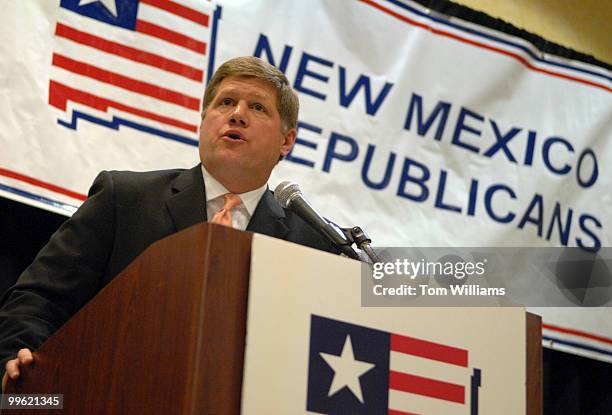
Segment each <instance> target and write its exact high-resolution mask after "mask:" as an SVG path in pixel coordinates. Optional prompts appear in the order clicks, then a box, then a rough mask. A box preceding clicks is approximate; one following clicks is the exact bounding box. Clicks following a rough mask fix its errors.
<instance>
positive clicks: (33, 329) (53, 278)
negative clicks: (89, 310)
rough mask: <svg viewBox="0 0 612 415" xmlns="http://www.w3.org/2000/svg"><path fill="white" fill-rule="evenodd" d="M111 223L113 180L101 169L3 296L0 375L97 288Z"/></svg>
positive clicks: (109, 245) (108, 246)
mask: <svg viewBox="0 0 612 415" xmlns="http://www.w3.org/2000/svg"><path fill="white" fill-rule="evenodd" d="M114 222H115V213H114V187H113V180H112V176H111V174H110V173H108V172H102V173H100V174H99V175H98V177H97V178H96V179H95V181H94V183H93V185H92V187H91V189H90V190H89V198H88V199H87V200H86V201H85V202H84V203H83V205H82V206H81V207H80V208H79V209H78V210H77V212H76V213H75V214H74V215H73V216H72V218H70V219H68V220H67V221H66V222H65V223H64V224H63V225H62V226H61V227H60V229H59V230H58V231H57V232H55V233H54V234H53V236H52V237H51V239H50V240H49V243H47V245H46V246H45V247H44V248H43V249H42V250H41V251H40V252H39V254H38V255H37V257H36V259H35V260H34V262H33V263H32V264H31V265H30V266H29V267H28V268H27V269H26V270H25V271H24V272H23V274H21V276H20V277H19V279H18V280H17V283H16V284H15V285H14V286H13V287H11V288H10V289H9V290H8V291H7V293H6V294H5V295H4V297H3V299H2V303H1V304H2V308H1V309H0V364H1V366H0V373H2V372H3V371H4V365H5V363H6V361H7V360H9V359H10V358H12V357H14V356H15V355H16V352H17V351H18V350H19V349H21V348H24V347H27V348H29V349H32V350H35V349H36V348H38V346H40V345H41V344H42V343H43V342H44V341H45V340H46V339H47V338H48V337H50V336H51V335H52V334H53V333H54V332H55V331H56V330H57V329H59V328H60V327H61V326H62V325H63V324H64V323H65V322H66V321H67V320H68V319H69V318H70V317H71V316H72V315H73V314H74V313H76V312H77V311H78V310H79V309H80V308H81V307H82V306H83V305H85V303H87V302H88V301H89V300H90V299H91V298H92V297H93V296H94V295H95V294H96V293H97V292H98V290H99V289H100V281H101V279H102V276H103V275H104V273H105V270H106V267H107V261H108V257H109V256H110V252H111V249H112V244H113V234H114V227H115V223H114Z"/></svg>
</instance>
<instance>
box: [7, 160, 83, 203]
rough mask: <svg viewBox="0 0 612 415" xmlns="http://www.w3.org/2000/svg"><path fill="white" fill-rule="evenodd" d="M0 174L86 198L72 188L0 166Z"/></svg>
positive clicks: (78, 197)
mask: <svg viewBox="0 0 612 415" xmlns="http://www.w3.org/2000/svg"><path fill="white" fill-rule="evenodd" d="M0 176H5V177H9V178H11V179H15V180H19V181H22V182H24V183H28V184H31V185H33V186H37V187H42V188H43V189H47V190H51V191H52V192H55V193H59V194H62V195H64V196H68V197H71V198H73V199H78V200H86V199H87V196H85V195H82V194H80V193H77V192H73V191H72V190H68V189H64V188H63V187H59V186H56V185H54V184H51V183H47V182H43V181H42V180H38V179H35V178H33V177H30V176H26V175H25V174H21V173H17V172H14V171H10V170H7V169H3V168H1V167H0Z"/></svg>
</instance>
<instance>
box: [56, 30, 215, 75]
mask: <svg viewBox="0 0 612 415" xmlns="http://www.w3.org/2000/svg"><path fill="white" fill-rule="evenodd" d="M55 34H56V35H57V36H60V37H63V38H66V39H70V40H72V41H74V42H77V43H80V44H81V45H85V46H89V47H92V48H95V49H98V50H101V51H103V52H107V53H111V54H113V55H117V56H121V57H122V58H126V59H129V60H132V61H135V62H140V63H144V64H145V65H149V66H153V67H155V68H159V69H161V70H163V71H167V72H172V73H175V74H177V75H180V76H183V77H185V78H189V79H192V80H194V81H198V82H202V79H203V78H204V72H203V71H201V70H199V69H197V68H193V67H191V66H188V65H184V64H182V63H179V62H177V61H174V60H172V59H168V58H164V57H162V56H159V55H155V54H153V53H149V52H145V51H143V50H140V49H135V48H132V47H129V46H125V45H122V44H121V43H117V42H113V41H110V40H106V39H103V38H101V37H98V36H94V35H91V34H89V33H86V32H82V31H80V30H77V29H74V28H72V27H70V26H66V25H64V24H61V23H58V24H57V26H56V28H55Z"/></svg>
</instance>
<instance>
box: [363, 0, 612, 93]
mask: <svg viewBox="0 0 612 415" xmlns="http://www.w3.org/2000/svg"><path fill="white" fill-rule="evenodd" d="M361 1H362V2H363V3H366V4H368V5H369V6H372V7H374V8H376V9H378V10H380V11H382V12H383V13H386V14H388V15H390V16H393V17H395V18H396V19H399V20H401V21H403V22H405V23H408V24H410V25H413V26H417V27H421V28H423V29H427V30H428V31H430V32H432V33H435V34H437V35H440V36H446V37H449V38H452V39H455V40H458V41H460V42H464V43H469V44H470V45H474V46H476V47H479V48H482V49H488V50H491V51H493V52H497V53H501V54H503V55H506V56H509V57H511V58H514V59H516V60H517V61H519V62H520V63H522V64H523V65H524V66H525V67H526V68H527V69H530V70H532V71H535V72H540V73H544V74H547V75H551V76H554V77H557V78H563V79H567V80H570V81H575V82H579V83H581V84H585V85H590V86H594V87H596V88H600V89H603V90H604V91H608V92H612V88H610V87H608V86H606V85H602V84H598V83H596V82H592V81H589V80H586V79H582V78H576V77H575V76H570V75H565V74H562V73H558V72H553V71H549V70H548V69H542V68H538V67H536V66H534V65H532V64H531V63H529V61H528V60H527V59H526V58H524V57H523V56H520V55H518V54H516V53H513V52H509V51H507V50H505V49H501V48H497V47H495V46H491V45H487V44H485V43H481V42H477V41H475V40H471V39H466V38H464V37H461V36H458V35H455V34H453V33H449V32H445V31H443V30H440V29H437V28H435V27H433V26H429V25H426V24H424V23H420V22H417V21H416V20H412V19H409V18H408V17H406V16H402V15H401V14H399V13H397V12H394V11H393V10H391V9H388V8H386V7H384V6H381V5H380V4H378V3H376V2H374V1H373V0H361Z"/></svg>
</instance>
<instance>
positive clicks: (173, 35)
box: [136, 19, 206, 55]
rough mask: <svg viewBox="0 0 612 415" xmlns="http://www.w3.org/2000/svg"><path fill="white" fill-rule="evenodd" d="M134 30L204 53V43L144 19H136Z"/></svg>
mask: <svg viewBox="0 0 612 415" xmlns="http://www.w3.org/2000/svg"><path fill="white" fill-rule="evenodd" d="M136 31H137V32H140V33H144V34H145V35H149V36H153V37H156V38H158V39H161V40H165V41H166V42H170V43H173V44H175V45H177V46H181V47H184V48H186V49H190V50H192V51H194V52H197V53H200V54H202V55H206V43H204V42H200V41H199V40H196V39H194V38H191V37H189V36H185V35H182V34H180V33H177V32H175V31H173V30H169V29H166V28H165V27H161V26H158V25H156V24H153V23H149V22H147V21H145V20H140V19H138V20H137V21H136Z"/></svg>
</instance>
